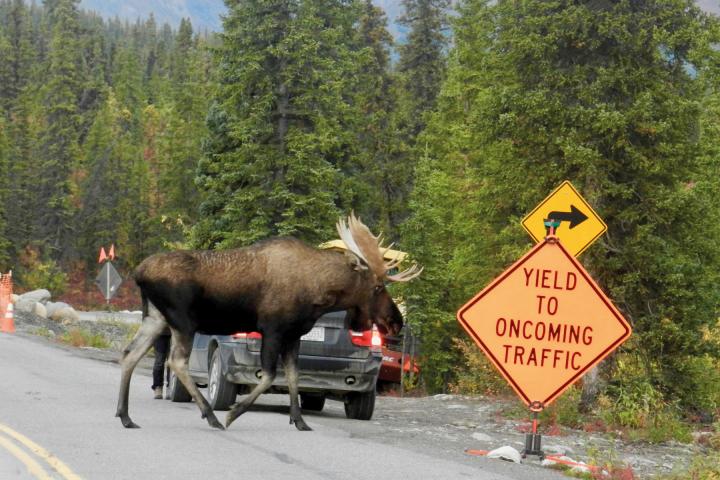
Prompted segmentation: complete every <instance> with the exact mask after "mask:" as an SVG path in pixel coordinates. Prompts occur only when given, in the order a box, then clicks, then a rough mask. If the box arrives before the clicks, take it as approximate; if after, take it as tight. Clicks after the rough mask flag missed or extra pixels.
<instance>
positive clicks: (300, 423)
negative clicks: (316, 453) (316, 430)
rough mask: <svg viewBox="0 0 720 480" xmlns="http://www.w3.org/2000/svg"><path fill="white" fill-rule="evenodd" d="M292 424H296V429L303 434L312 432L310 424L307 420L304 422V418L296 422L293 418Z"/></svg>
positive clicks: (297, 419)
mask: <svg viewBox="0 0 720 480" xmlns="http://www.w3.org/2000/svg"><path fill="white" fill-rule="evenodd" d="M290 423H294V424H295V428H297V429H298V430H300V431H301V432H312V428H310V427H309V426H308V424H307V423H305V420H303V419H302V418H296V419H294V420H293V419H292V418H291V419H290Z"/></svg>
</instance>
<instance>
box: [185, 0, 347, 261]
mask: <svg viewBox="0 0 720 480" xmlns="http://www.w3.org/2000/svg"><path fill="white" fill-rule="evenodd" d="M228 7H229V12H228V14H227V17H226V18H225V20H224V32H223V33H222V35H221V41H222V44H221V45H220V46H219V47H218V49H217V54H216V65H217V69H218V82H219V86H218V88H217V93H216V94H215V95H214V102H213V105H212V106H211V107H210V113H209V115H208V127H209V129H210V136H209V138H208V140H207V142H206V158H205V159H204V160H203V161H202V162H201V164H200V170H199V175H198V186H199V188H200V190H201V191H203V192H204V193H205V194H206V198H205V199H204V202H203V204H202V205H201V221H200V222H199V224H198V225H197V226H196V228H195V230H194V235H195V239H196V242H197V243H198V244H200V245H203V246H223V247H228V246H233V245H244V244H248V243H251V242H253V241H255V240H258V239H261V238H266V237H268V236H270V235H273V234H280V235H295V236H299V237H301V238H305V239H306V240H308V241H310V242H319V241H323V240H327V239H328V238H329V237H331V236H332V235H333V233H332V225H333V224H334V222H335V220H336V219H337V214H338V210H337V204H336V201H338V202H342V200H343V198H348V197H352V192H350V188H351V185H347V184H342V182H341V179H342V177H340V176H339V172H343V171H346V170H347V169H349V168H350V166H351V165H353V164H354V163H355V162H354V161H353V159H352V155H353V148H354V147H353V145H352V144H353V131H352V130H353V129H352V127H351V125H352V124H353V122H355V121H356V119H355V118H352V117H353V116H354V112H353V109H352V108H351V105H350V102H351V95H352V88H351V86H352V84H353V83H352V82H354V78H355V73H356V69H357V64H358V62H357V61H356V60H357V54H356V53H355V49H354V48H353V43H352V42H353V39H354V31H353V25H354V23H355V22H356V21H357V8H356V3H355V2H354V1H343V0H323V1H319V2H311V1H301V0H273V1H269V2H268V1H258V0H248V1H243V2H228ZM341 184H342V185H341ZM338 185H341V187H338ZM341 189H342V190H344V192H339V190H341Z"/></svg>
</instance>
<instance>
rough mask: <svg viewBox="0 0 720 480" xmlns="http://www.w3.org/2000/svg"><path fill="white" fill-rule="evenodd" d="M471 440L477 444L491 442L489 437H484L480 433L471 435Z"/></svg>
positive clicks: (484, 435)
mask: <svg viewBox="0 0 720 480" xmlns="http://www.w3.org/2000/svg"><path fill="white" fill-rule="evenodd" d="M472 438H474V439H475V440H477V441H478V442H492V440H493V439H492V437H491V436H490V435H486V434H484V433H482V432H475V433H473V434H472Z"/></svg>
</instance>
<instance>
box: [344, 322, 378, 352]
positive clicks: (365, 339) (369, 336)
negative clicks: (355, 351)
mask: <svg viewBox="0 0 720 480" xmlns="http://www.w3.org/2000/svg"><path fill="white" fill-rule="evenodd" d="M350 341H351V342H352V343H353V345H357V346H358V347H382V337H381V336H380V332H379V331H378V329H377V327H375V326H374V325H373V328H372V330H365V331H364V332H355V331H353V330H350Z"/></svg>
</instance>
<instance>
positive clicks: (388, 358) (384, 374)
mask: <svg viewBox="0 0 720 480" xmlns="http://www.w3.org/2000/svg"><path fill="white" fill-rule="evenodd" d="M402 348H403V345H402V338H397V337H384V342H383V347H382V363H381V364H380V375H378V388H379V389H385V388H392V387H396V386H399V385H400V379H401V373H400V372H401V369H400V365H401V363H402ZM406 348H407V346H406ZM403 370H405V377H406V378H407V376H408V375H409V374H410V371H411V370H412V372H413V375H414V376H415V377H417V376H418V375H419V374H420V368H419V367H418V364H417V358H416V357H414V356H411V355H410V353H409V352H407V351H406V352H405V365H404V367H403Z"/></svg>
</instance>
